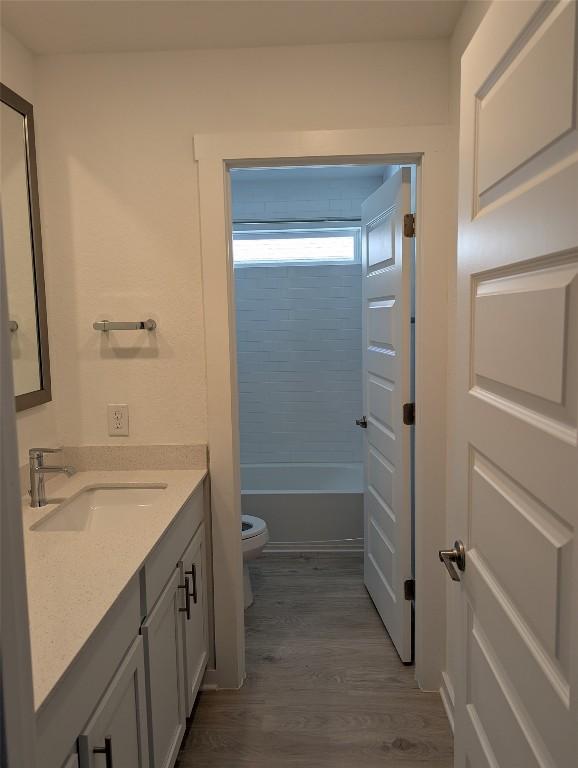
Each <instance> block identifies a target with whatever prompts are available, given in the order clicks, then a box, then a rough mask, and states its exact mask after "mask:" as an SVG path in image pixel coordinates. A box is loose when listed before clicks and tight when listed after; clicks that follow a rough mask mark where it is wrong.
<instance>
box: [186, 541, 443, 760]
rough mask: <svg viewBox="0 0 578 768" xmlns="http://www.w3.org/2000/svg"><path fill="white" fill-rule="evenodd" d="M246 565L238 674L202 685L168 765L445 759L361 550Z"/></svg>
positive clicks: (433, 717)
mask: <svg viewBox="0 0 578 768" xmlns="http://www.w3.org/2000/svg"><path fill="white" fill-rule="evenodd" d="M251 565H252V569H251V570H252V574H253V586H254V591H255V603H254V604H253V606H252V607H251V608H249V610H248V611H247V612H246V613H245V618H246V627H247V680H246V682H245V685H244V686H243V688H242V689H241V690H239V691H218V692H215V693H204V694H201V696H200V698H199V702H198V705H197V707H196V711H195V713H194V717H193V718H192V720H191V723H190V725H189V729H188V732H187V735H186V737H185V741H184V743H183V748H182V750H181V753H180V755H179V759H178V761H177V768H378V766H379V768H390V767H391V766H398V767H399V768H425V767H426V766H427V767H428V768H450V767H451V765H452V738H451V732H450V728H449V725H448V721H447V718H446V715H445V712H444V709H443V706H442V703H441V699H440V697H439V695H438V694H432V693H423V692H421V691H419V690H418V688H417V686H416V684H415V682H414V679H413V678H414V669H413V667H411V666H404V665H403V664H402V663H401V662H400V661H399V658H398V656H397V654H396V652H395V649H394V648H393V645H392V644H391V641H390V639H389V637H388V635H387V633H386V632H385V630H384V628H383V625H382V624H381V621H380V619H379V617H378V615H377V612H376V611H375V608H374V606H373V603H372V602H371V599H370V598H369V596H368V594H367V592H366V591H365V588H364V586H363V581H362V570H363V562H362V557H361V555H357V554H340V555H325V554H323V555H317V554H312V555H303V556H296V555H266V556H264V557H262V558H260V559H259V560H256V561H255V562H254V563H252V564H251Z"/></svg>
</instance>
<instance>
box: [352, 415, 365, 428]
mask: <svg viewBox="0 0 578 768" xmlns="http://www.w3.org/2000/svg"><path fill="white" fill-rule="evenodd" d="M355 423H356V424H357V426H358V427H361V428H362V429H367V419H366V418H365V416H362V417H361V418H360V419H355Z"/></svg>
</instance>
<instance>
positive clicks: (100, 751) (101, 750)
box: [92, 736, 113, 768]
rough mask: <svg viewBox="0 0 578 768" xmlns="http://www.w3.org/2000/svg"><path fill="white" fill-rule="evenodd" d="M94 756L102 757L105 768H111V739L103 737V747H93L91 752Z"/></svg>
mask: <svg viewBox="0 0 578 768" xmlns="http://www.w3.org/2000/svg"><path fill="white" fill-rule="evenodd" d="M92 751H93V752H94V754H95V755H104V757H105V760H106V768H113V765H112V738H111V737H110V736H105V737H104V747H95V748H94V749H93V750H92Z"/></svg>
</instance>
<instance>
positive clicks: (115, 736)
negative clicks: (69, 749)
mask: <svg viewBox="0 0 578 768" xmlns="http://www.w3.org/2000/svg"><path fill="white" fill-rule="evenodd" d="M147 737H148V727H147V717H146V699H145V677H144V655H143V641H142V638H141V637H138V638H137V639H136V640H135V641H134V643H133V644H132V646H131V647H130V650H129V651H128V653H127V654H126V656H125V657H124V660H123V662H122V664H121V665H120V668H119V670H118V672H117V673H116V674H115V676H114V677H113V679H112V681H111V683H110V685H109V686H108V688H107V690H106V693H105V694H104V696H103V698H102V700H101V702H100V704H99V705H98V707H97V708H96V711H95V713H94V715H93V716H92V717H91V719H90V721H89V723H88V725H87V726H86V728H85V729H84V732H83V733H81V735H80V736H79V738H78V755H79V762H80V768H100V766H103V768H104V767H106V768H113V766H115V767H116V766H119V767H120V766H122V768H149V753H148V740H147Z"/></svg>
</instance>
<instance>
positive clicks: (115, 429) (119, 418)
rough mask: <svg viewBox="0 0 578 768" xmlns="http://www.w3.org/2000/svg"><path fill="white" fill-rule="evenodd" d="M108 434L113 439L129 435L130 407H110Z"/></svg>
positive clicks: (124, 405) (121, 405)
mask: <svg viewBox="0 0 578 768" xmlns="http://www.w3.org/2000/svg"><path fill="white" fill-rule="evenodd" d="M107 410H108V434H109V435H111V436H113V437H122V436H124V435H128V405H127V404H126V403H124V404H122V403H121V404H120V405H109V406H108V409H107Z"/></svg>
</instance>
